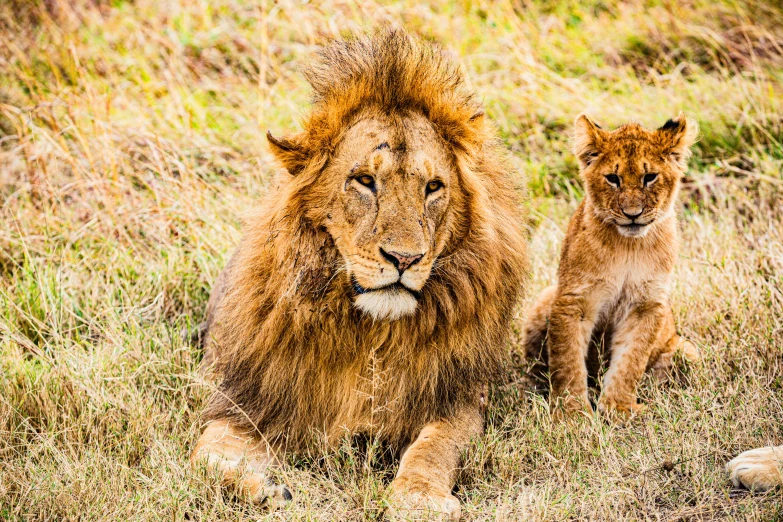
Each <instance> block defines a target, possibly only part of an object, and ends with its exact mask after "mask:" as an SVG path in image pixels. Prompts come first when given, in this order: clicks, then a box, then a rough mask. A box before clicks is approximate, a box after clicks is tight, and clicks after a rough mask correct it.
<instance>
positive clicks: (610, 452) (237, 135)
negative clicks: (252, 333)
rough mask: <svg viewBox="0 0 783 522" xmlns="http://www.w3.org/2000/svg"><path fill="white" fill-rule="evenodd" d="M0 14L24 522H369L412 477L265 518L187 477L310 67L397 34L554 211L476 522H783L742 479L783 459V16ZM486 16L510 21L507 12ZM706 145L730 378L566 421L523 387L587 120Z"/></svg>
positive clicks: (699, 201)
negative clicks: (213, 333)
mask: <svg viewBox="0 0 783 522" xmlns="http://www.w3.org/2000/svg"><path fill="white" fill-rule="evenodd" d="M75 3H76V6H75V7H74V6H73V4H74V2H72V1H66V0H47V1H43V0H41V1H39V2H35V1H27V0H5V1H4V2H2V3H0V519H1V520H77V519H78V520H121V519H126V520H249V519H258V518H260V517H264V516H268V517H269V518H270V519H286V520H288V519H292V520H329V519H335V518H339V519H340V520H366V519H375V518H377V517H378V516H379V510H380V508H381V506H382V492H383V488H384V487H385V485H386V484H387V482H388V479H389V476H390V474H391V473H392V472H393V467H392V466H391V465H389V464H385V463H383V462H382V461H381V460H380V459H378V458H376V457H375V456H374V455H376V453H375V452H369V453H368V452H365V451H363V450H361V449H360V448H359V447H358V446H356V445H351V444H348V443H346V444H345V445H344V446H343V447H341V448H339V450H336V451H332V452H330V453H328V454H327V455H325V456H324V455H317V454H314V455H312V456H310V457H301V458H300V459H299V460H294V461H292V462H291V466H288V467H286V468H285V470H283V471H281V473H280V474H281V479H282V480H285V481H286V482H287V483H288V484H289V485H290V486H291V489H292V490H293V493H294V496H295V499H296V502H295V503H294V504H293V505H291V506H290V507H289V508H287V509H286V510H285V511H283V512H278V513H273V514H271V515H269V514H265V513H264V512H263V511H260V510H257V509H256V508H253V507H251V506H248V505H246V504H245V503H243V502H239V501H237V500H235V499H233V498H232V497H231V496H230V495H229V494H228V493H226V492H223V491H221V490H220V489H219V488H218V487H217V480H216V478H215V477H213V476H209V475H207V474H205V473H193V472H191V471H190V470H189V468H188V466H187V457H188V451H189V448H190V446H191V445H192V444H193V442H194V440H195V438H196V436H197V434H198V432H199V429H200V424H199V423H200V418H199V414H200V411H201V409H202V407H203V406H204V402H205V400H206V398H207V397H208V395H209V393H210V384H209V383H206V382H203V380H202V379H201V378H200V377H199V374H198V372H197V365H198V361H199V357H200V354H199V353H198V352H197V351H196V350H195V349H194V348H191V347H190V346H187V345H186V344H184V343H183V342H182V340H181V339H180V336H179V332H180V330H181V329H182V328H183V327H186V326H189V325H193V324H194V323H197V322H199V321H200V320H201V318H202V314H203V311H204V306H205V303H206V299H207V296H208V293H209V288H210V285H211V283H212V282H213V281H214V280H215V277H216V275H217V274H218V271H219V270H220V268H221V266H222V265H223V263H224V262H225V259H226V256H227V255H228V253H229V252H230V250H231V248H232V246H233V245H235V244H236V243H237V241H238V239H239V236H240V219H241V216H242V214H243V213H244V212H245V211H246V210H248V209H249V208H250V207H251V206H252V205H253V202H254V201H256V200H257V199H258V196H259V195H260V194H261V193H263V192H264V190H265V187H266V186H267V183H268V180H269V179H270V177H271V176H272V175H273V173H274V166H273V165H272V163H271V157H270V154H269V152H268V150H267V148H266V145H265V139H264V137H263V136H264V133H265V131H266V130H267V129H271V130H272V131H273V132H274V133H275V134H282V133H284V132H285V131H288V130H291V129H295V128H296V127H297V119H298V117H299V115H300V114H301V113H302V111H303V110H304V107H305V106H306V103H307V99H308V91H307V88H306V86H305V85H304V82H303V80H302V78H301V76H300V75H299V73H298V71H299V67H300V64H301V63H302V61H303V60H304V59H306V57H307V56H308V55H309V54H310V53H311V52H312V51H313V49H314V48H315V46H316V45H317V44H319V43H321V42H323V41H324V40H325V38H327V37H332V36H338V35H339V34H341V33H342V32H344V31H346V30H351V29H359V28H362V27H368V26H371V25H372V24H377V23H381V22H384V21H397V22H401V23H403V24H404V25H405V26H406V27H408V28H409V29H410V30H411V31H413V32H415V33H417V34H420V35H422V36H424V37H427V38H433V39H435V40H438V41H440V42H443V43H444V44H445V45H446V46H447V47H448V48H449V49H450V50H452V51H453V52H454V53H455V54H456V55H458V56H459V57H460V58H461V59H462V60H463V63H464V65H465V67H466V68H467V69H468V71H469V72H470V76H471V78H472V80H473V81H474V85H475V87H476V89H477V90H478V91H479V92H480V94H481V96H482V97H483V99H484V100H485V103H486V105H487V107H488V112H489V115H490V116H491V117H492V118H493V119H494V120H495V121H496V122H497V124H498V126H499V128H500V131H501V133H502V136H503V139H504V140H505V142H506V143H507V145H508V147H509V148H510V149H511V150H513V151H514V156H515V158H516V162H517V164H518V166H519V170H520V174H519V175H520V176H524V177H525V178H526V179H527V180H528V181H529V183H530V187H531V193H532V194H533V201H532V208H533V212H532V215H533V217H534V222H533V223H532V228H531V233H532V252H533V256H534V268H535V272H534V279H533V281H532V282H531V286H530V292H529V295H530V297H529V298H528V300H527V301H526V302H525V303H522V304H521V305H520V307H519V312H518V317H517V318H516V320H515V322H514V324H515V333H514V336H513V339H512V342H511V343H510V345H509V352H510V358H509V360H510V361H511V362H510V363H509V367H508V372H507V379H506V382H505V383H504V384H502V385H499V386H497V387H496V388H495V389H494V391H493V397H492V407H491V408H490V412H489V418H488V428H487V433H486V435H485V436H484V437H483V439H482V440H481V441H479V442H478V444H477V445H476V446H475V447H474V448H472V449H471V450H470V451H469V452H468V454H467V455H466V466H465V469H464V471H463V472H462V473H461V477H460V483H459V489H458V492H457V496H458V497H459V498H460V500H461V501H462V503H463V511H464V516H465V518H466V519H468V520H514V519H529V520H567V519H591V520H647V519H649V520H692V519H704V520H712V519H722V518H725V519H731V520H781V519H783V497H782V496H781V493H780V492H779V491H778V492H772V493H770V494H766V495H750V494H747V493H744V492H737V491H732V490H731V487H730V484H729V482H728V480H727V478H726V476H725V474H724V471H723V465H724V463H725V462H726V461H727V460H728V459H729V457H730V456H732V455H733V454H735V453H737V452H738V451H740V450H744V449H747V448H750V447H755V446H759V445H765V444H771V443H781V442H783V421H781V419H783V203H782V202H783V175H782V174H781V167H782V166H783V10H782V9H781V8H780V7H775V5H776V2H774V0H769V2H763V1H756V2H750V3H745V2H740V1H738V0H719V1H708V0H687V1H684V2H682V1H669V0H649V1H643V0H629V1H627V2H624V3H623V4H622V5H615V3H614V2H605V1H597V0H596V1H587V2H581V3H578V2H575V1H570V2H568V1H567V2H560V3H556V2H544V1H538V0H528V1H522V2H517V3H508V2H503V1H499V2H494V3H491V4H488V3H479V2H470V1H452V2H446V1H436V2H430V3H423V2H414V1H401V2H397V3H387V2H382V3H373V2H365V3H362V5H360V6H355V5H354V4H353V3H352V2H344V1H337V0H334V1H332V0H325V1H318V2H311V3H302V2H293V1H284V2H280V3H272V2H263V1H261V0H259V1H257V2H244V1H240V0H216V1H212V2H207V1H205V0H201V1H192V2H189V1H185V0H180V1H176V0H167V1H163V2H157V1H153V0H137V1H136V2H126V1H122V0H111V1H107V0H82V1H79V2H75ZM485 4H486V5H485ZM679 110H685V111H686V112H688V113H689V114H690V115H692V116H694V117H695V118H696V119H698V121H699V123H700V124H701V127H702V131H703V132H702V134H703V136H702V139H701V141H700V142H699V144H698V145H697V146H696V154H695V156H694V159H693V161H692V171H691V174H690V175H689V177H688V179H687V183H686V186H685V190H684V191H683V196H682V229H683V234H684V239H685V240H684V247H683V250H682V254H681V258H680V263H679V266H678V269H677V273H676V287H675V290H674V309H675V314H676V317H677V320H678V322H679V326H680V329H681V331H682V332H683V333H684V334H685V335H687V336H688V337H690V338H691V339H692V340H693V341H694V342H696V343H697V344H698V345H699V346H700V347H701V348H702V350H703V353H704V359H703V362H702V363H701V364H699V365H697V366H695V367H692V368H689V369H686V370H685V371H683V372H681V373H678V374H677V375H676V376H675V378H674V379H673V381H672V382H670V383H669V384H661V383H657V382H652V381H651V380H647V381H645V383H644V385H643V387H642V390H641V395H642V397H643V400H644V401H645V402H646V403H647V404H648V405H649V408H648V411H647V412H646V413H645V414H644V415H643V416H641V417H638V418H636V419H634V420H633V422H631V423H630V424H629V425H627V426H611V425H607V424H605V423H603V422H601V421H600V420H596V421H595V422H593V423H590V422H585V423H583V424H581V425H577V426H571V427H566V426H562V425H557V424H554V423H553V422H552V421H551V419H550V418H549V416H548V413H547V407H546V402H545V399H544V398H543V396H542V395H540V394H539V393H537V392H536V391H535V390H533V389H531V388H530V386H529V385H528V384H527V381H526V379H525V377H524V370H525V365H526V363H525V362H524V361H523V360H522V359H521V357H520V354H519V346H520V339H519V337H520V331H521V325H522V323H523V320H524V316H525V309H526V305H528V304H529V302H530V299H532V298H533V297H534V295H535V294H536V292H538V291H540V290H541V289H542V288H543V287H544V286H546V285H547V284H550V283H551V282H553V281H554V277H555V269H556V259H557V255H558V250H559V245H560V243H561V241H562V238H563V233H564V230H565V226H566V223H567V219H568V216H569V215H570V212H571V211H572V210H573V209H574V208H575V205H576V204H577V203H578V201H579V199H580V198H581V194H582V191H581V189H580V185H579V183H578V181H576V180H575V173H576V165H575V162H574V159H573V158H572V156H571V155H570V154H569V152H568V139H567V134H568V129H569V126H570V122H572V121H573V119H574V117H575V116H576V115H577V114H578V113H579V112H581V111H587V112H588V113H589V114H591V115H592V116H593V117H594V118H596V119H597V120H598V121H600V122H601V123H604V124H607V125H610V126H614V125H618V124H621V123H623V122H626V121H628V120H639V121H641V122H642V123H644V124H647V125H649V126H654V125H660V124H662V123H663V122H664V121H665V120H666V119H667V118H668V117H670V116H674V115H676V113H677V112H678V111H679Z"/></svg>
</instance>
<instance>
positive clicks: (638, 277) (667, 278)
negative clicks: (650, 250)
mask: <svg viewBox="0 0 783 522" xmlns="http://www.w3.org/2000/svg"><path fill="white" fill-rule="evenodd" d="M617 261H621V262H620V263H613V264H611V265H614V266H610V267H608V268H610V271H611V274H610V275H609V277H606V278H605V279H604V282H605V291H604V292H602V294H603V297H604V299H603V301H604V303H603V305H604V306H603V307H602V308H604V309H605V310H606V309H607V308H608V309H612V308H616V307H622V306H627V305H630V304H632V303H634V302H640V301H647V300H655V301H659V300H665V299H667V298H668V294H669V287H670V284H671V274H672V264H671V263H669V262H668V260H665V259H660V258H658V257H656V256H625V258H624V259H618V260H617Z"/></svg>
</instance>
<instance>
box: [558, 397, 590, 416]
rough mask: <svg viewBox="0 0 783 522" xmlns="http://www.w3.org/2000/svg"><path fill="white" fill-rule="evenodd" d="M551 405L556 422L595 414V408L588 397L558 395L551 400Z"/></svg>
mask: <svg viewBox="0 0 783 522" xmlns="http://www.w3.org/2000/svg"><path fill="white" fill-rule="evenodd" d="M549 407H550V410H551V411H552V418H553V419H554V420H555V422H566V421H569V420H576V419H578V418H580V417H591V416H592V415H593V409H592V408H591V407H590V401H589V400H588V399H587V397H585V398H580V397H574V396H573V395H569V396H564V397H557V398H555V399H553V400H552V401H551V403H550V406H549Z"/></svg>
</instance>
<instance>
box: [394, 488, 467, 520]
mask: <svg viewBox="0 0 783 522" xmlns="http://www.w3.org/2000/svg"><path fill="white" fill-rule="evenodd" d="M388 498H389V507H388V508H387V510H386V518H387V519H389V520H394V521H397V520H439V521H447V520H448V521H452V520H459V518H460V516H461V514H462V509H461V507H460V505H459V500H457V498H456V497H455V496H454V495H452V494H451V493H445V494H443V493H437V492H435V491H434V490H433V489H431V488H430V487H429V486H428V485H427V484H426V482H423V481H422V482H419V481H415V480H407V479H402V478H401V477H400V478H397V479H395V480H394V481H393V482H392V483H391V486H390V492H389V496H388Z"/></svg>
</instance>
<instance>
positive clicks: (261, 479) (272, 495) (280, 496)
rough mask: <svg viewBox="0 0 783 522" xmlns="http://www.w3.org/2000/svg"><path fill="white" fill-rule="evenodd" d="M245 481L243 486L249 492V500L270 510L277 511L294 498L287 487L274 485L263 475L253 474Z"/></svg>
mask: <svg viewBox="0 0 783 522" xmlns="http://www.w3.org/2000/svg"><path fill="white" fill-rule="evenodd" d="M245 481H246V482H245V484H244V486H245V487H246V488H247V489H248V490H249V493H250V500H251V501H252V502H253V503H254V504H258V505H260V506H264V507H266V508H268V509H270V510H275V509H279V508H281V507H283V506H285V505H286V504H287V503H289V502H291V500H293V498H294V496H293V495H292V494H291V490H289V489H288V487H287V486H285V485H283V484H276V483H274V482H273V481H272V480H271V479H269V478H267V477H266V476H265V475H264V474H255V475H253V476H251V477H247V478H245Z"/></svg>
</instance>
